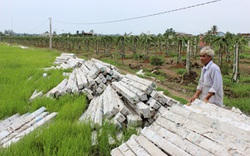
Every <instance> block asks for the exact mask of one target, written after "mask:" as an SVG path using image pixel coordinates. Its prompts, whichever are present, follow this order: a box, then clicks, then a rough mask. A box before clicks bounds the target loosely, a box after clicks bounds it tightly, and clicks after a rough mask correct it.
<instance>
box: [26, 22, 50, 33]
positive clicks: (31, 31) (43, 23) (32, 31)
mask: <svg viewBox="0 0 250 156" xmlns="http://www.w3.org/2000/svg"><path fill="white" fill-rule="evenodd" d="M48 21H49V20H48V19H46V21H44V22H43V23H42V24H40V25H38V26H37V27H35V28H34V29H32V30H30V31H28V32H33V31H35V30H36V29H38V28H40V27H41V26H43V25H44V24H45V23H46V22H48Z"/></svg>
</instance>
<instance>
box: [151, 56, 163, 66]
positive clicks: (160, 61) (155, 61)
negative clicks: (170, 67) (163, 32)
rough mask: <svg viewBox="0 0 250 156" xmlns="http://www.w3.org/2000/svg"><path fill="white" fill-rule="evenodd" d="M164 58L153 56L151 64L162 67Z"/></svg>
mask: <svg viewBox="0 0 250 156" xmlns="http://www.w3.org/2000/svg"><path fill="white" fill-rule="evenodd" d="M163 62H164V61H163V58H162V57H159V56H153V57H150V64H152V65H156V66H161V65H162V64H163Z"/></svg>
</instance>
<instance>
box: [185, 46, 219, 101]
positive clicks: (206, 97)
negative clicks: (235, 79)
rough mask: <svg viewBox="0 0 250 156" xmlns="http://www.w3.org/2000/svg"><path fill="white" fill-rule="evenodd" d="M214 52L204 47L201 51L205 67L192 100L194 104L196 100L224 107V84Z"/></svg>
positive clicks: (201, 58)
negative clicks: (215, 61) (215, 62)
mask: <svg viewBox="0 0 250 156" xmlns="http://www.w3.org/2000/svg"><path fill="white" fill-rule="evenodd" d="M213 57H214V50H213V49H211V48H210V47H208V46H207V47H203V48H202V49H201V51H200V60H201V63H202V64H203V65H204V66H203V68H202V71H201V76H200V80H199V84H198V86H197V90H196V92H195V94H194V96H193V97H192V98H191V99H190V101H189V102H190V103H192V102H193V101H194V100H195V99H196V98H199V99H200V100H203V101H204V102H209V103H213V104H216V105H218V106H223V84H222V82H223V81H222V75H221V71H220V68H219V66H217V65H216V64H214V63H213V61H212V60H213Z"/></svg>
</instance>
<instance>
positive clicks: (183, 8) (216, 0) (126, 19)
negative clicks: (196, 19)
mask: <svg viewBox="0 0 250 156" xmlns="http://www.w3.org/2000/svg"><path fill="white" fill-rule="evenodd" d="M219 1H221V0H213V1H208V2H204V3H199V4H195V5H190V6H187V7H182V8H178V9H173V10H168V11H163V12H159V13H155V14H149V15H144V16H138V17H131V18H125V19H119V20H112V21H104V22H89V23H72V22H63V21H59V20H54V21H55V22H58V23H63V24H73V25H95V24H108V23H117V22H124V21H130V20H136V19H140V18H147V17H152V16H158V15H162V14H167V13H171V12H176V11H181V10H186V9H190V8H194V7H199V6H203V5H208V4H211V3H216V2H219Z"/></svg>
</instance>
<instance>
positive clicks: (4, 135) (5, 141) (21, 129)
mask: <svg viewBox="0 0 250 156" xmlns="http://www.w3.org/2000/svg"><path fill="white" fill-rule="evenodd" d="M56 115H57V113H56V112H53V113H49V112H46V108H45V107H41V108H39V109H37V110H36V111H34V112H33V113H26V114H23V115H21V116H20V115H19V114H15V115H13V116H11V117H9V118H6V119H4V120H2V121H0V147H8V146H9V145H11V144H12V143H15V142H17V141H18V140H20V139H21V138H22V137H24V136H25V135H26V134H28V133H30V132H32V131H34V130H35V129H36V128H38V127H39V126H41V125H43V124H45V123H47V122H48V121H50V120H51V119H53V118H54V117H55V116H56Z"/></svg>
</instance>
